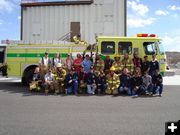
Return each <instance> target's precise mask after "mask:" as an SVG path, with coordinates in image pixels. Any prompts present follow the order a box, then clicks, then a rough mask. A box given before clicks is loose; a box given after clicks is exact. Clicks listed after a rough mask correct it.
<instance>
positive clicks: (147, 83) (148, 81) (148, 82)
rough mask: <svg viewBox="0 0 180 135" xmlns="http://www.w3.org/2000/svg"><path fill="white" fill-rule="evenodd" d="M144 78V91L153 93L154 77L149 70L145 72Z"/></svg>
mask: <svg viewBox="0 0 180 135" xmlns="http://www.w3.org/2000/svg"><path fill="white" fill-rule="evenodd" d="M142 79H143V87H142V89H143V91H144V93H146V94H152V89H153V86H152V77H151V76H150V75H149V74H148V71H145V72H144V75H143V76H142Z"/></svg>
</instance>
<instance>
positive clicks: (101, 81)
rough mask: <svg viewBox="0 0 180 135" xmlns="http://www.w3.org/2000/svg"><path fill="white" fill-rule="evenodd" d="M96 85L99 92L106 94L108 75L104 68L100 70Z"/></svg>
mask: <svg viewBox="0 0 180 135" xmlns="http://www.w3.org/2000/svg"><path fill="white" fill-rule="evenodd" d="M96 85H97V93H98V94H99V93H101V94H105V92H106V88H107V84H106V76H105V73H104V71H103V70H101V71H100V72H98V76H97V79H96Z"/></svg>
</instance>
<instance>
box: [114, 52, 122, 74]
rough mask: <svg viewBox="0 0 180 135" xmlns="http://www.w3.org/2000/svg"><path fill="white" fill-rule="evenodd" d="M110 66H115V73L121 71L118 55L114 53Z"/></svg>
mask: <svg viewBox="0 0 180 135" xmlns="http://www.w3.org/2000/svg"><path fill="white" fill-rule="evenodd" d="M112 66H113V67H114V68H115V73H116V74H117V75H119V74H120V73H121V68H122V67H121V66H122V65H121V61H120V55H116V56H115V57H114V62H113V64H112Z"/></svg>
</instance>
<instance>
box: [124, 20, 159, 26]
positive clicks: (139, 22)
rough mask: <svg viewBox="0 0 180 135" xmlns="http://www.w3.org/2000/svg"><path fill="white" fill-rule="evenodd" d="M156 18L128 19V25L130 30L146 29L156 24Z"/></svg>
mask: <svg viewBox="0 0 180 135" xmlns="http://www.w3.org/2000/svg"><path fill="white" fill-rule="evenodd" d="M155 20H156V18H146V19H142V18H128V19H127V24H128V26H129V27H130V28H139V27H144V26H147V25H151V24H153V23H154V21H155Z"/></svg>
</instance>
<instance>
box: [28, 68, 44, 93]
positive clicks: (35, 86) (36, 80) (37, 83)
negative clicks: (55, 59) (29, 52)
mask: <svg viewBox="0 0 180 135" xmlns="http://www.w3.org/2000/svg"><path fill="white" fill-rule="evenodd" d="M41 85H42V77H41V74H40V70H39V67H36V68H35V70H34V73H33V78H32V82H31V83H30V84H29V90H30V91H32V90H36V91H40V90H41Z"/></svg>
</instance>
